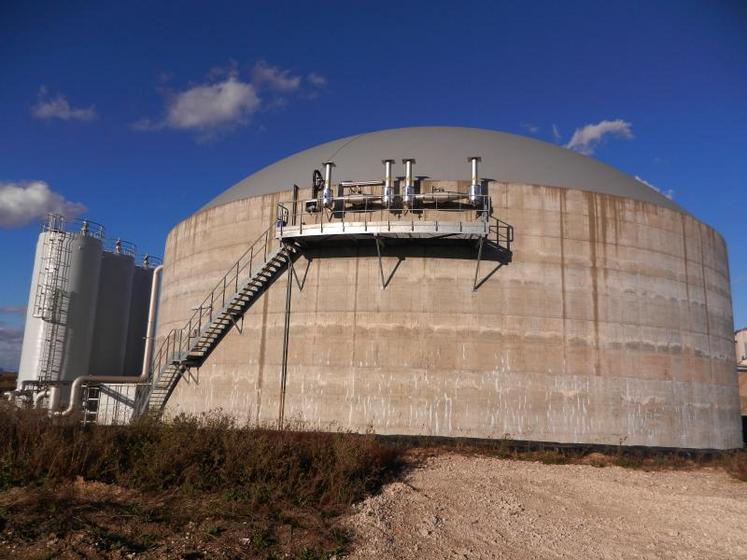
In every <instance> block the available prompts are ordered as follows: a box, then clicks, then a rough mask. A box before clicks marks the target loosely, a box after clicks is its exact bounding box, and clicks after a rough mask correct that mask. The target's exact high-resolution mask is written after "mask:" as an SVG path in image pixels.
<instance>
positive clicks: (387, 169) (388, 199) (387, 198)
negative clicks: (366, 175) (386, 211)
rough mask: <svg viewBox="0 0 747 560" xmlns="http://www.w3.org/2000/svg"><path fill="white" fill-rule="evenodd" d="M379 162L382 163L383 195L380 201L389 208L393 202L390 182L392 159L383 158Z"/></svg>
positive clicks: (392, 190) (392, 189)
mask: <svg viewBox="0 0 747 560" xmlns="http://www.w3.org/2000/svg"><path fill="white" fill-rule="evenodd" d="M381 163H383V164H384V196H383V197H382V202H383V203H384V206H386V207H387V208H389V207H390V206H391V205H392V203H393V202H394V185H393V184H392V164H393V163H394V160H393V159H384V160H381Z"/></svg>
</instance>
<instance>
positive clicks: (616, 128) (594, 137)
mask: <svg viewBox="0 0 747 560" xmlns="http://www.w3.org/2000/svg"><path fill="white" fill-rule="evenodd" d="M605 136H617V137H619V138H627V139H629V138H633V128H632V125H631V124H630V123H629V122H626V121H624V120H622V119H616V120H614V121H600V122H598V123H596V124H587V125H586V126H584V127H582V128H577V129H576V131H575V132H574V133H573V136H572V137H571V140H570V142H568V144H566V145H565V147H566V148H568V149H570V150H575V151H577V152H579V153H582V154H585V155H591V154H593V153H594V150H595V149H596V147H597V146H598V145H599V144H600V143H601V142H602V141H603V140H604V138H605Z"/></svg>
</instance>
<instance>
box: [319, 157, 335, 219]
mask: <svg viewBox="0 0 747 560" xmlns="http://www.w3.org/2000/svg"><path fill="white" fill-rule="evenodd" d="M334 166H335V164H334V162H332V161H325V162H324V190H323V191H322V206H323V207H324V208H332V204H333V203H332V198H333V196H332V168H333V167H334Z"/></svg>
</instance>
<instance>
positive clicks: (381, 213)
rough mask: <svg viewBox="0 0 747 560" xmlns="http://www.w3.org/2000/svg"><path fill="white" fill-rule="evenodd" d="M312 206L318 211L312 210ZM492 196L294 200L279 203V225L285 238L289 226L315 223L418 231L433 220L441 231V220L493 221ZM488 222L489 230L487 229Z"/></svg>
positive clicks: (296, 227) (319, 227)
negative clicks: (408, 203)
mask: <svg viewBox="0 0 747 560" xmlns="http://www.w3.org/2000/svg"><path fill="white" fill-rule="evenodd" d="M299 205H300V206H301V207H300V208H299ZM307 205H311V206H313V207H314V208H315V211H309V210H308V209H307V208H306V206H307ZM490 214H491V207H490V196H489V195H479V196H477V197H476V201H475V202H470V201H469V200H468V195H467V194H466V193H459V192H432V193H423V194H418V195H416V198H415V204H414V205H413V206H412V207H403V206H402V205H401V204H399V205H396V206H395V205H392V206H386V205H384V204H383V201H382V197H381V196H380V195H368V194H360V195H357V194H353V195H347V196H340V197H334V198H332V199H330V204H329V207H328V208H323V207H322V206H321V200H314V199H311V200H307V201H291V202H287V201H286V202H281V203H280V204H278V219H277V228H278V234H279V235H280V236H281V237H282V235H283V233H284V231H285V229H286V228H288V227H292V228H294V231H299V233H301V234H303V231H304V228H308V227H309V226H314V228H315V229H317V230H318V231H319V232H320V233H323V232H324V228H325V226H326V225H328V224H333V225H334V226H335V228H336V229H337V228H341V229H342V231H345V228H346V225H347V224H355V225H356V226H357V227H359V226H361V225H362V226H363V228H364V231H365V230H367V229H368V224H372V223H376V224H377V225H381V224H385V225H387V226H389V227H391V226H392V225H396V226H398V227H401V226H402V225H407V224H409V226H410V229H412V231H415V230H416V229H417V227H418V225H419V224H422V223H424V222H431V223H433V224H434V227H435V229H436V230H438V227H439V222H446V221H448V222H452V223H453V222H456V223H471V224H474V223H475V222H480V221H482V222H484V223H485V224H488V223H489V221H490ZM487 228H488V226H487V225H486V233H487V232H488V229H487Z"/></svg>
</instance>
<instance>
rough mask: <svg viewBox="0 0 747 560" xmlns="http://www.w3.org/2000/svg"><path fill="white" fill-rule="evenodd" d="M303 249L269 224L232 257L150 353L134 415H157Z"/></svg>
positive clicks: (239, 323)
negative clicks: (197, 302)
mask: <svg viewBox="0 0 747 560" xmlns="http://www.w3.org/2000/svg"><path fill="white" fill-rule="evenodd" d="M300 254H301V249H300V247H299V246H298V244H296V243H295V242H292V241H290V242H281V241H279V240H277V239H276V238H275V226H272V227H270V228H268V229H267V230H266V231H265V232H264V233H263V234H262V235H261V236H260V237H259V238H258V239H257V240H256V241H255V242H254V243H253V244H252V245H251V246H250V247H249V248H248V249H247V250H246V252H245V253H244V254H243V255H242V256H241V257H240V258H239V260H238V261H236V264H234V265H233V266H232V267H231V269H230V270H229V271H228V272H227V273H226V274H225V275H224V276H223V278H222V279H221V280H220V282H218V284H217V285H216V287H215V288H213V290H212V291H211V292H210V293H209V294H208V295H207V297H206V298H205V299H204V300H203V301H202V303H201V304H200V306H199V307H198V308H196V310H195V312H194V314H193V315H192V317H191V318H190V319H189V321H188V322H187V323H186V324H185V325H184V326H183V327H182V328H180V329H173V330H172V331H171V332H169V334H168V335H167V337H166V339H165V340H164V341H163V342H162V343H161V346H160V348H159V350H158V352H157V353H156V355H155V356H154V358H153V362H152V364H153V365H152V370H151V371H152V372H153V377H152V380H151V384H150V385H149V386H145V387H142V388H140V391H139V394H138V396H137V397H136V403H135V412H136V415H138V416H141V415H144V414H159V413H160V412H161V411H162V410H163V408H164V406H165V404H166V402H167V401H168V399H169V397H170V396H171V393H173V391H174V389H175V388H176V385H177V384H178V382H179V380H180V379H181V377H182V375H183V374H184V372H185V371H187V370H188V369H189V368H196V367H200V366H201V365H202V364H203V363H204V362H205V360H206V359H207V358H208V356H209V355H210V354H211V352H212V351H213V350H214V349H215V348H216V346H217V345H218V344H219V343H220V341H221V340H223V338H224V337H225V336H226V335H227V334H228V333H229V332H230V331H231V329H232V328H234V327H236V328H237V329H239V331H241V326H240V325H241V321H242V318H243V316H244V314H245V313H246V312H247V311H248V310H249V308H250V307H251V306H252V305H253V304H254V303H255V302H256V301H257V299H258V298H259V297H260V296H261V295H262V294H263V293H264V292H265V290H267V288H269V287H270V285H272V283H273V282H274V281H275V280H276V279H277V278H278V277H279V276H280V275H282V273H283V272H284V271H285V270H287V269H288V268H289V267H290V264H291V261H293V260H295V259H296V258H297V257H298V256H299V255H300Z"/></svg>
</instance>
